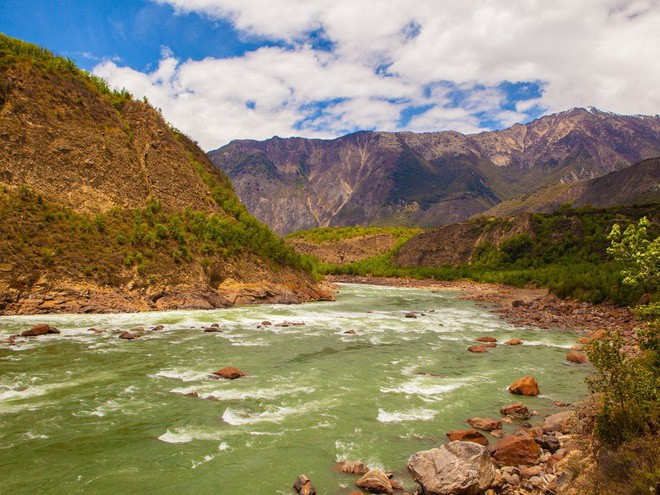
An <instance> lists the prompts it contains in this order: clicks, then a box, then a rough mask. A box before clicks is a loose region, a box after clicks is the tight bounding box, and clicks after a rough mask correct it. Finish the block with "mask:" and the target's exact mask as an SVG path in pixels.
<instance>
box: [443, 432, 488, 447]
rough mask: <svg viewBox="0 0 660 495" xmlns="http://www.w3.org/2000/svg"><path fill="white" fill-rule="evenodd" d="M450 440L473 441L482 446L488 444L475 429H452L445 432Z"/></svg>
mask: <svg viewBox="0 0 660 495" xmlns="http://www.w3.org/2000/svg"><path fill="white" fill-rule="evenodd" d="M447 438H449V441H450V442H474V443H478V444H479V445H483V446H484V447H485V446H487V445H488V439H487V438H486V437H485V436H484V435H483V434H482V433H479V432H478V431H477V430H452V431H449V432H447Z"/></svg>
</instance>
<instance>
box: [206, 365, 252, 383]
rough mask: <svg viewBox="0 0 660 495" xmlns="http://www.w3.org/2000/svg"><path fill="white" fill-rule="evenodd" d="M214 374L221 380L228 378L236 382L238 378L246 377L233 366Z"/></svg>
mask: <svg viewBox="0 0 660 495" xmlns="http://www.w3.org/2000/svg"><path fill="white" fill-rule="evenodd" d="M213 374H214V375H216V376H218V377H220V378H226V379H227V380H236V378H240V377H242V376H245V373H243V372H242V371H241V370H239V369H237V368H232V367H231V366H226V367H224V368H222V369H220V370H218V371H215V372H214V373H213Z"/></svg>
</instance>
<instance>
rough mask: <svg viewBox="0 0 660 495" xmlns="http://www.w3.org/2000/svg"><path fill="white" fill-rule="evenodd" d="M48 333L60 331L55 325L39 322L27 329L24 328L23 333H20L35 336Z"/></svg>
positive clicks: (25, 335) (22, 335)
mask: <svg viewBox="0 0 660 495" xmlns="http://www.w3.org/2000/svg"><path fill="white" fill-rule="evenodd" d="M49 333H60V331H59V330H58V329H57V328H55V327H52V326H50V325H46V324H44V323H40V324H39V325H35V326H33V327H32V328H30V329H29V330H25V331H24V332H23V333H21V337H37V336H39V335H46V334H49Z"/></svg>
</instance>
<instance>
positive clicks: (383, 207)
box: [209, 108, 660, 233]
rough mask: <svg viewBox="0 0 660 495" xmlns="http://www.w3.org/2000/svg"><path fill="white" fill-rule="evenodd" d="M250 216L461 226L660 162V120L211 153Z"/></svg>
mask: <svg viewBox="0 0 660 495" xmlns="http://www.w3.org/2000/svg"><path fill="white" fill-rule="evenodd" d="M209 156H210V158H211V160H212V161H213V162H214V163H215V164H216V165H217V166H218V167H219V168H220V169H222V170H224V171H225V172H226V173H227V174H228V175H229V177H230V178H231V179H232V181H233V183H234V185H235V187H236V191H237V193H238V195H239V197H240V198H241V200H242V201H243V202H244V203H245V205H246V206H247V208H248V210H249V211H250V212H251V213H253V214H254V215H255V216H257V218H259V219H260V220H261V221H263V222H266V223H268V224H269V225H271V226H272V227H273V228H274V229H275V230H276V231H278V232H281V233H284V232H291V231H295V230H300V229H308V228H313V227H317V226H341V225H355V224H362V225H417V226H436V225H443V224H447V223H452V222H457V221H461V220H464V219H466V218H469V217H471V216H473V215H475V214H478V213H481V212H484V211H486V210H488V209H489V208H491V207H492V206H494V205H496V204H498V203H500V202H501V201H503V200H506V199H509V198H512V197H514V196H516V195H518V194H522V193H526V192H530V191H533V190H535V189H537V188H538V187H540V186H543V185H548V184H556V183H567V182H574V181H578V180H585V179H593V178H596V177H600V176H602V175H605V174H607V173H610V172H613V171H616V170H621V169H623V168H625V167H627V166H629V165H631V164H633V163H636V162H639V161H641V160H643V159H646V158H653V157H657V156H660V117H658V116H624V115H615V114H611V113H607V112H601V111H598V110H595V109H589V110H587V109H583V108H575V109H572V110H569V111H566V112H561V113H558V114H554V115H548V116H546V117H542V118H540V119H538V120H535V121H533V122H530V123H529V124H524V125H523V124H516V125H514V126H512V127H511V128H509V129H506V130H502V131H494V132H483V133H479V134H474V135H463V134H460V133H457V132H436V133H424V134H415V133H410V132H403V133H385V132H359V133H355V134H351V135H348V136H344V137H341V138H338V139H334V140H318V139H302V138H290V139H281V138H278V137H275V138H272V139H269V140H266V141H250V140H241V141H234V142H232V143H230V144H228V145H226V146H224V147H222V148H219V149H217V150H214V151H211V152H210V153H209Z"/></svg>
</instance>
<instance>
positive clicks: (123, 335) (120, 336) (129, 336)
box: [119, 332, 138, 340]
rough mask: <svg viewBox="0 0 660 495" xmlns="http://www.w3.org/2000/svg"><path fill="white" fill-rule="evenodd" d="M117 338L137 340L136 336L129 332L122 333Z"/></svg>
mask: <svg viewBox="0 0 660 495" xmlns="http://www.w3.org/2000/svg"><path fill="white" fill-rule="evenodd" d="M119 338H120V339H124V340H134V339H137V338H138V336H137V335H135V334H134V333H131V332H122V333H120V334H119Z"/></svg>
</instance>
